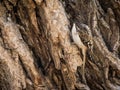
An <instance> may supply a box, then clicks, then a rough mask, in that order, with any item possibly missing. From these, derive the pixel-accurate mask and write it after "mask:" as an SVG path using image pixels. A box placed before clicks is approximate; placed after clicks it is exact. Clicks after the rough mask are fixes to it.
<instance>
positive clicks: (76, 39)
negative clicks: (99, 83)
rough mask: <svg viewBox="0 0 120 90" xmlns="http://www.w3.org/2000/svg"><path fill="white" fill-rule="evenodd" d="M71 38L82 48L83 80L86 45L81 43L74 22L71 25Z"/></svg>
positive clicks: (83, 76)
mask: <svg viewBox="0 0 120 90" xmlns="http://www.w3.org/2000/svg"><path fill="white" fill-rule="evenodd" d="M72 39H73V41H74V43H75V44H76V45H77V46H78V47H79V49H81V50H82V55H83V67H82V78H83V80H85V75H84V74H85V72H84V71H85V70H84V69H85V61H86V51H87V47H86V46H85V45H84V44H83V43H82V41H81V39H80V37H79V33H78V32H77V30H76V26H75V23H74V24H73V27H72Z"/></svg>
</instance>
